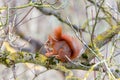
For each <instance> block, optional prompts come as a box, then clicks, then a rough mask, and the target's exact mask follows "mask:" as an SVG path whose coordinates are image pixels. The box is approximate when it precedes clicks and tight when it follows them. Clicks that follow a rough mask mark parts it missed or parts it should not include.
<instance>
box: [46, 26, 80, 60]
mask: <svg viewBox="0 0 120 80" xmlns="http://www.w3.org/2000/svg"><path fill="white" fill-rule="evenodd" d="M53 34H54V35H53V36H52V35H49V36H48V41H47V42H46V49H47V53H45V55H46V56H47V57H50V56H55V57H56V58H57V59H59V60H61V61H62V62H67V61H68V60H69V59H70V60H73V59H75V58H77V57H78V55H79V54H80V51H81V49H82V46H81V44H80V41H79V40H78V39H77V38H73V37H72V36H69V35H67V34H63V33H62V27H57V28H55V29H54V33H53ZM68 58H69V59H68Z"/></svg>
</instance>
